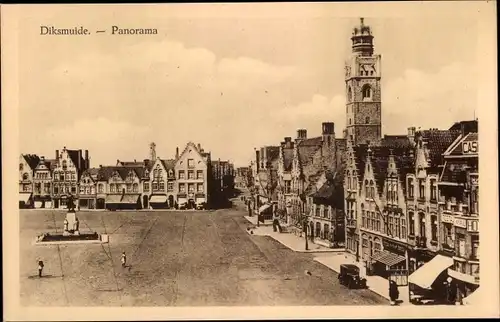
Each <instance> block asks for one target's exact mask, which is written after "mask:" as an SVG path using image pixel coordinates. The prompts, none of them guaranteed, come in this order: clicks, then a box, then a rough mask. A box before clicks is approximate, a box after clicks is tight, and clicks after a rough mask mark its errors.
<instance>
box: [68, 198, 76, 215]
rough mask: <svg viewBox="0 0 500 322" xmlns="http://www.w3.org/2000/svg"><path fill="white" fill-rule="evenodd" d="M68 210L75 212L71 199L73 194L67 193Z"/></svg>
mask: <svg viewBox="0 0 500 322" xmlns="http://www.w3.org/2000/svg"><path fill="white" fill-rule="evenodd" d="M67 205H68V212H75V202H74V201H73V195H72V194H69V196H68V203H67Z"/></svg>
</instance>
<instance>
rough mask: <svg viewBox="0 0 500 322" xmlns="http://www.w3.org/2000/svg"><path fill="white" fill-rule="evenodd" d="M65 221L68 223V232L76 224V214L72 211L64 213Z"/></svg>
mask: <svg viewBox="0 0 500 322" xmlns="http://www.w3.org/2000/svg"><path fill="white" fill-rule="evenodd" d="M66 220H67V221H68V227H69V230H72V229H73V226H74V225H75V222H76V213H75V212H72V211H70V212H68V213H66Z"/></svg>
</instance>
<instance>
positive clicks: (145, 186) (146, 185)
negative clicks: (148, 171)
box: [143, 182, 149, 192]
mask: <svg viewBox="0 0 500 322" xmlns="http://www.w3.org/2000/svg"><path fill="white" fill-rule="evenodd" d="M143 187H144V192H149V182H144V185H143Z"/></svg>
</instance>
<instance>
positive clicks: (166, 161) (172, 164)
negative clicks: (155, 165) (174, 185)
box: [160, 159, 175, 170]
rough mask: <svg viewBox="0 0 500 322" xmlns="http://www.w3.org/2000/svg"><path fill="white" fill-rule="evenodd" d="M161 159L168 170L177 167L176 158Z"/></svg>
mask: <svg viewBox="0 0 500 322" xmlns="http://www.w3.org/2000/svg"><path fill="white" fill-rule="evenodd" d="M160 161H161V163H162V164H163V166H164V167H165V169H167V170H173V169H174V168H175V160H174V159H160Z"/></svg>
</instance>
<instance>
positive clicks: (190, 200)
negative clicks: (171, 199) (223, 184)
mask: <svg viewBox="0 0 500 322" xmlns="http://www.w3.org/2000/svg"><path fill="white" fill-rule="evenodd" d="M210 162H211V160H210V154H209V153H205V152H204V150H203V149H202V148H201V146H200V145H198V146H196V145H195V144H194V143H192V142H189V143H188V144H186V147H185V148H184V150H183V152H182V153H181V154H180V155H179V157H178V158H176V162H175V175H176V183H177V187H176V189H177V200H176V202H177V206H178V207H181V208H183V207H188V208H193V207H195V206H196V205H197V204H204V203H209V202H210V196H209V188H210V184H211V183H210V182H209V181H210V175H209V171H211V166H210Z"/></svg>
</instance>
